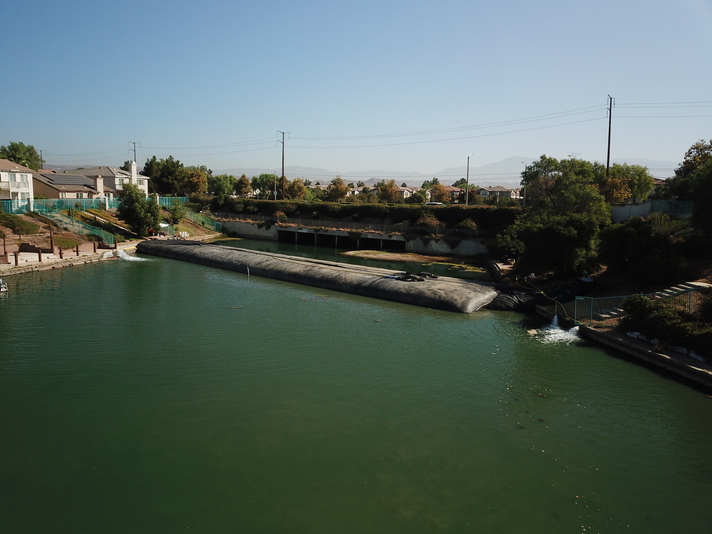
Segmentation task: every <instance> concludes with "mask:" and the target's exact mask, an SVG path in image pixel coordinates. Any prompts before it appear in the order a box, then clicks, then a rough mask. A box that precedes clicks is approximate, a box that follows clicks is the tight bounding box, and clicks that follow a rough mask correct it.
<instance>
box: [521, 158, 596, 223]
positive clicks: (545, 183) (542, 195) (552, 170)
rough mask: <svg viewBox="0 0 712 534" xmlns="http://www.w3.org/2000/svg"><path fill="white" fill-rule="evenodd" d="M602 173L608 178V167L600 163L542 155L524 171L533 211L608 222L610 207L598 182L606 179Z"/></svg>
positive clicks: (528, 197) (524, 181) (529, 201)
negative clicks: (577, 215) (572, 215)
mask: <svg viewBox="0 0 712 534" xmlns="http://www.w3.org/2000/svg"><path fill="white" fill-rule="evenodd" d="M601 175H603V176H604V177H605V168H604V167H603V166H602V165H601V164H598V163H590V162H588V161H584V160H579V159H575V158H572V159H568V160H561V161H558V160H557V159H555V158H549V157H547V156H546V155H544V156H541V158H539V160H538V161H535V162H533V163H532V164H531V165H528V166H527V167H526V168H525V170H524V172H522V185H523V186H524V187H525V189H526V199H527V205H528V206H529V211H532V212H534V213H535V214H547V215H567V214H569V213H581V214H584V215H587V216H589V217H592V218H593V219H594V220H595V221H596V222H597V223H598V224H607V223H608V222H609V221H610V207H609V206H608V204H607V203H606V199H605V198H604V197H603V195H601V193H600V192H599V190H598V187H597V186H596V185H595V184H596V182H600V181H602V178H601Z"/></svg>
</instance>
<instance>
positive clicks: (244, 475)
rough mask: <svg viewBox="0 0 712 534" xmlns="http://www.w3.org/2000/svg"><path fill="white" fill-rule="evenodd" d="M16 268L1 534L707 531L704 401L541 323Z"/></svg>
mask: <svg viewBox="0 0 712 534" xmlns="http://www.w3.org/2000/svg"><path fill="white" fill-rule="evenodd" d="M8 280H9V283H10V285H11V287H10V289H11V291H10V294H9V296H8V298H5V299H2V300H0V459H1V460H0V532H2V533H3V534H14V533H27V532H52V533H72V534H76V533H96V532H102V533H103V532H110V533H111V532H116V533H126V532H146V533H153V532H157V533H158V532H161V533H162V532H179V531H180V532H205V533H222V532H226V533H227V532H230V533H233V532H249V533H260V532H269V533H275V532H280V533H281V532H284V533H293V532H310V533H311V532H314V533H334V532H338V533H342V532H343V533H369V534H370V533H381V532H383V533H393V532H403V533H411V532H438V533H442V532H447V533H467V532H472V533H481V532H498V533H518V534H519V533H522V532H533V533H534V532H535V533H539V532H546V533H553V534H558V533H561V534H564V533H566V534H569V533H571V532H586V533H589V532H617V531H626V532H640V533H646V534H649V533H670V532H694V533H696V532H706V531H708V530H709V527H710V525H712V507H710V506H709V503H710V501H711V499H712V457H711V456H710V454H709V444H710V443H711V442H712V426H711V425H710V424H709V422H710V421H711V420H712V399H710V398H708V397H707V395H706V394H705V393H703V392H700V391H698V390H695V389H693V388H691V387H689V386H688V385H685V384H682V383H680V382H677V381H675V380H672V379H670V378H669V377H667V376H664V375H661V374H658V373H656V372H653V371H651V370H650V369H647V368H645V367H642V366H639V365H636V364H634V363H632V362H630V361H628V360H625V359H622V358H618V357H616V355H615V354H614V353H611V352H608V351H606V350H603V349H601V348H600V347H598V346H595V345H592V344H590V343H589V342H587V341H584V340H576V341H573V340H572V341H570V342H550V338H551V336H553V337H554V338H555V337H556V336H559V335H563V334H560V333H557V332H559V330H560V329H559V330H556V329H554V328H553V325H547V324H546V322H543V321H538V319H536V318H532V317H527V316H522V315H517V314H514V313H508V312H491V311H482V312H478V313H476V314H471V315H467V314H458V313H451V312H445V311H437V310H430V309H427V308H420V307H415V306H409V305H405V304H398V303H394V302H388V301H382V300H374V299H367V298H363V297H359V296H355V295H349V294H345V293H338V292H333V291H325V290H318V289H315V288H310V287H306V286H297V285H293V284H289V283H284V282H278V281H273V280H269V279H264V278H260V277H256V276H251V277H250V278H249V282H248V276H247V275H246V274H239V273H234V272H229V271H222V270H217V269H212V268H209V267H204V266H201V265H195V264H190V263H183V262H177V261H172V260H167V259H163V258H156V259H151V261H107V262H99V263H95V264H90V265H85V266H82V267H81V268H72V269H56V270H51V271H45V272H39V273H28V274H25V275H22V276H16V277H11V278H9V279H8ZM531 329H536V330H537V331H538V333H537V334H536V335H530V334H529V333H528V330H531ZM571 334H572V333H571V332H570V331H568V332H566V335H571Z"/></svg>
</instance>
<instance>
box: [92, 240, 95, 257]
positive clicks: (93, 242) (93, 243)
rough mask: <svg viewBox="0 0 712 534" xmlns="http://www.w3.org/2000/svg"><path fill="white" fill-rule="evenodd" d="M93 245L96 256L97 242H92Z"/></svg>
mask: <svg viewBox="0 0 712 534" xmlns="http://www.w3.org/2000/svg"><path fill="white" fill-rule="evenodd" d="M92 245H94V254H96V241H92Z"/></svg>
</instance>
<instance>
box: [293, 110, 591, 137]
mask: <svg viewBox="0 0 712 534" xmlns="http://www.w3.org/2000/svg"><path fill="white" fill-rule="evenodd" d="M604 109H605V106H601V105H597V106H589V107H586V108H579V109H574V110H568V111H560V112H556V113H548V114H545V115H536V116H533V117H525V118H522V119H511V120H506V121H498V122H491V123H484V124H477V125H472V126H458V127H453V128H444V129H440V130H422V131H416V132H402V133H390V134H372V135H354V136H333V137H294V138H293V139H294V140H299V141H328V140H335V141H348V140H358V139H387V138H392V137H412V136H418V135H438V134H445V133H452V132H459V131H467V130H481V129H485V128H496V127H501V126H512V125H515V124H525V123H528V122H536V121H543V120H553V119H557V118H563V117H569V116H573V115H582V114H587V113H594V112H600V111H603V110H604Z"/></svg>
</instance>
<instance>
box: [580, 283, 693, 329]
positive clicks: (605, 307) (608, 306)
mask: <svg viewBox="0 0 712 534" xmlns="http://www.w3.org/2000/svg"><path fill="white" fill-rule="evenodd" d="M703 289H704V288H701V287H694V286H692V287H689V286H688V287H673V288H671V289H666V290H663V291H657V292H655V293H647V294H644V296H646V297H648V298H649V299H651V300H656V301H658V302H660V304H661V305H663V306H669V307H672V308H675V309H679V310H683V311H686V312H687V313H694V312H695V311H696V310H697V309H698V307H699V306H700V303H701V302H702V300H703V294H702V291H703ZM634 296H637V295H624V296H618V297H597V298H594V297H576V300H575V301H574V316H573V319H574V321H575V322H576V324H579V325H585V326H595V327H604V326H616V325H617V324H618V321H619V320H620V319H621V318H622V317H623V315H624V312H623V301H625V299H627V298H630V297H634Z"/></svg>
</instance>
